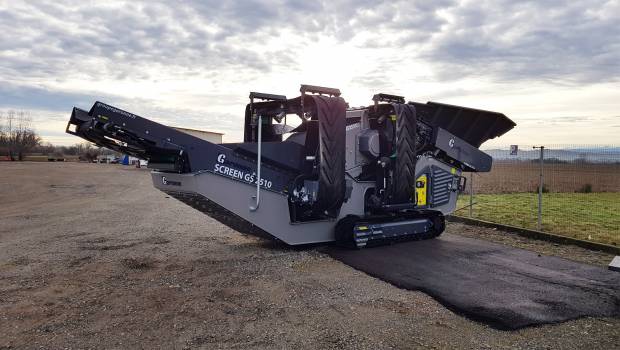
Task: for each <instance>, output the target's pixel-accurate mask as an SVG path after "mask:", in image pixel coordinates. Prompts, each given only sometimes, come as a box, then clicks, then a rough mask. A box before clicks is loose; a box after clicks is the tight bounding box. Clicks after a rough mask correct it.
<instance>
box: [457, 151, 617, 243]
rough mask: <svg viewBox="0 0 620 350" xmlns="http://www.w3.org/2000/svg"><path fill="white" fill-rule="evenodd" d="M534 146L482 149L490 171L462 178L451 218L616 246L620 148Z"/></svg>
mask: <svg viewBox="0 0 620 350" xmlns="http://www.w3.org/2000/svg"><path fill="white" fill-rule="evenodd" d="M540 146H541V145H516V147H515V145H513V146H506V147H497V148H493V149H486V150H484V151H485V152H486V153H488V154H489V155H491V156H492V157H493V168H492V170H491V171H490V172H488V173H470V174H469V175H468V184H467V189H466V191H465V193H464V194H463V195H461V196H460V198H459V203H458V209H457V212H456V213H455V214H456V215H458V216H463V217H471V218H474V219H480V220H485V221H490V222H496V223H500V224H505V225H512V226H517V227H523V228H528V229H535V230H536V229H537V230H540V231H545V232H550V233H554V234H559V235H564V236H570V237H574V238H579V239H584V240H590V241H595V242H600V243H606V244H612V245H619V244H620V147H618V146H596V145H595V146H576V145H542V146H544V147H543V148H542V149H541V148H540ZM536 147H537V148H536ZM541 156H542V158H541Z"/></svg>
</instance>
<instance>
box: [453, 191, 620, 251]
mask: <svg viewBox="0 0 620 350" xmlns="http://www.w3.org/2000/svg"><path fill="white" fill-rule="evenodd" d="M474 203H475V204H474V206H473V218H475V219H480V220H485V221H491V222H497V223H500V224H506V225H512V226H518V227H524V228H529V229H536V223H537V217H538V216H537V215H538V196H537V194H536V193H514V194H480V195H475V196H474ZM468 205H469V195H466V194H465V195H461V196H460V197H459V201H458V205H457V209H458V208H463V207H466V206H468ZM455 214H456V215H459V216H463V217H469V208H464V209H461V210H459V211H457V212H456V213H455ZM542 231H545V232H551V233H555V234H559V235H563V236H570V237H575V238H579V239H584V240H591V241H595V242H601V243H607V244H613V245H620V193H612V192H606V193H544V194H543V215H542Z"/></svg>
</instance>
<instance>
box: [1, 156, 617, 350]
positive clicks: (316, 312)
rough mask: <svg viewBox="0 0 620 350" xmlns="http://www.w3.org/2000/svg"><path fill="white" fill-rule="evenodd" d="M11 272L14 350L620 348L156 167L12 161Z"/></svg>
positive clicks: (5, 338) (6, 264)
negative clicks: (277, 219)
mask: <svg viewBox="0 0 620 350" xmlns="http://www.w3.org/2000/svg"><path fill="white" fill-rule="evenodd" d="M451 225H453V226H451V227H450V229H449V230H450V231H451V232H453V233H458V232H456V231H463V232H465V231H467V234H468V235H472V234H474V233H472V229H471V228H466V227H464V226H462V225H454V224H451ZM473 230H483V229H479V228H475V229H473ZM489 236H490V237H493V234H490V235H489ZM504 240H505V239H504ZM505 243H506V242H505ZM508 243H510V242H508ZM534 249H537V250H538V249H539V250H543V251H545V252H547V253H550V254H558V255H568V256H575V257H577V259H579V260H581V261H591V262H593V263H600V261H604V260H605V259H606V257H600V256H599V255H596V254H592V253H588V252H585V251H582V250H580V249H578V248H574V249H573V248H569V249H567V248H561V249H555V248H554V247H553V246H552V245H549V246H546V245H545V244H536V245H534ZM0 281H1V283H0V348H39V347H43V348H72V349H75V348H106V349H110V348H147V349H152V348H166V349H171V348H178V349H183V348H205V349H207V348H208V349H211V348H243V349H245V348H277V349H281V348H299V349H306V348H307V349H314V348H368V349H381V348H398V349H409V348H439V349H444V348H489V349H491V348H492V349H498V348H564V349H566V348H568V349H583V348H588V349H599V348H600V349H611V348H614V347H616V346H617V345H618V344H620V320H618V319H592V318H584V319H580V320H576V321H569V322H565V323H561V324H557V325H549V326H542V327H537V328H526V329H523V330H519V331H515V332H504V331H498V330H494V329H491V328H489V327H488V326H485V325H482V324H479V323H476V322H473V321H470V320H468V319H466V318H464V317H461V316H458V315H456V314H454V313H452V312H451V311H449V310H447V309H446V308H444V307H443V306H442V305H440V304H439V303H437V302H436V301H435V300H433V299H432V298H431V297H429V296H427V295H425V294H424V293H421V292H411V291H406V290H401V289H398V288H396V287H394V286H391V285H389V284H387V283H384V282H382V281H379V280H377V279H374V278H372V277H369V276H367V275H365V274H363V273H361V272H358V271H356V270H354V269H352V268H350V267H348V266H346V265H344V264H342V263H340V262H337V261H335V260H332V259H331V258H329V257H328V256H326V255H324V254H322V253H320V252H319V251H318V250H317V249H316V248H312V249H304V250H299V249H289V248H286V247H283V246H281V245H277V244H274V243H271V242H269V241H264V240H260V239H258V238H254V237H248V236H243V235H241V234H239V233H237V232H235V231H233V230H231V229H229V228H227V227H225V226H223V225H221V224H220V223H218V222H216V221H214V220H212V219H210V218H209V217H207V216H205V215H204V214H202V213H200V212H198V211H195V210H194V209H192V208H190V207H187V206H185V205H184V204H182V203H180V202H178V201H176V200H174V199H172V198H167V196H166V195H165V194H164V193H161V192H158V191H156V190H154V189H153V188H152V186H151V183H150V176H149V175H148V172H147V171H145V170H139V169H134V168H128V167H122V166H112V165H103V164H54V163H50V164H48V163H0Z"/></svg>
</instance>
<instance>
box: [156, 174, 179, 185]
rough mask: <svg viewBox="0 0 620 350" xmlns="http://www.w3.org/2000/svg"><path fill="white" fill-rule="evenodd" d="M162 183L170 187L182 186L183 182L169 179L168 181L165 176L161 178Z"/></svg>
mask: <svg viewBox="0 0 620 350" xmlns="http://www.w3.org/2000/svg"><path fill="white" fill-rule="evenodd" d="M161 183H162V184H164V185H168V186H181V182H180V181H172V180H168V179H166V177H165V176H162V177H161Z"/></svg>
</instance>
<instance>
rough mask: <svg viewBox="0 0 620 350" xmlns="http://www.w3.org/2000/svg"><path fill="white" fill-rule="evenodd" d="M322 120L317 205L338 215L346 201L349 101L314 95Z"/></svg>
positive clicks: (319, 117)
mask: <svg viewBox="0 0 620 350" xmlns="http://www.w3.org/2000/svg"><path fill="white" fill-rule="evenodd" d="M312 98H313V100H314V102H315V105H316V111H317V117H318V121H319V163H318V167H319V169H318V170H319V189H318V193H317V197H318V200H317V203H316V208H317V209H319V210H321V211H323V212H327V214H328V215H330V216H335V215H336V214H337V212H338V210H339V209H340V207H341V206H342V203H343V202H344V196H345V189H346V182H345V169H344V168H345V156H346V154H345V153H346V148H345V146H346V144H345V142H346V108H347V107H346V103H345V102H344V100H343V99H342V98H339V97H327V96H312Z"/></svg>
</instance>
